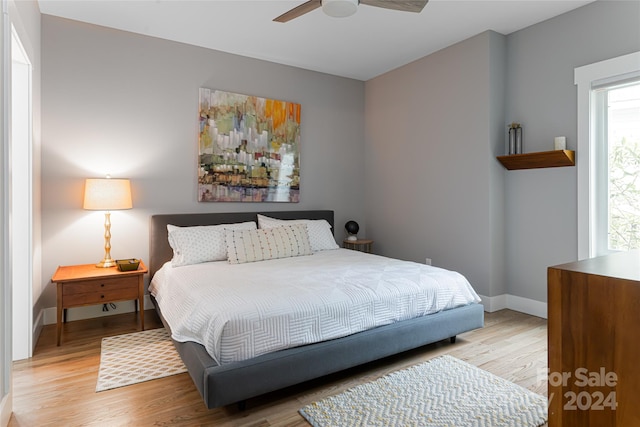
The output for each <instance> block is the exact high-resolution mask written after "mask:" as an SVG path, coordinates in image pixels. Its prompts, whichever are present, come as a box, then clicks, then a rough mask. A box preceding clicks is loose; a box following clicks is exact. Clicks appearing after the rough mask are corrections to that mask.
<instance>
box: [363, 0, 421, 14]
mask: <svg viewBox="0 0 640 427" xmlns="http://www.w3.org/2000/svg"><path fill="white" fill-rule="evenodd" d="M428 1H429V0H414V1H402V0H398V1H395V0H360V3H361V4H366V5H368V6H375V7H382V8H385V9H393V10H399V11H402V12H415V13H420V12H422V9H424V7H425V6H426V5H427V2H428Z"/></svg>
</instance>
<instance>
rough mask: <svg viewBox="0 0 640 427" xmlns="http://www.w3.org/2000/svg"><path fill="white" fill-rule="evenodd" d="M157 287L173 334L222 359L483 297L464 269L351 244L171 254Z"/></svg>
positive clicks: (155, 281) (247, 355)
mask: <svg viewBox="0 0 640 427" xmlns="http://www.w3.org/2000/svg"><path fill="white" fill-rule="evenodd" d="M149 290H150V292H151V293H152V294H153V295H154V296H155V298H156V300H157V301H158V304H159V306H160V309H161V311H162V314H163V315H164V317H165V319H166V321H167V322H168V323H169V326H170V327H171V331H172V334H173V335H172V336H173V338H174V339H175V340H176V341H180V342H184V341H195V342H198V343H200V344H202V345H204V347H205V348H206V349H207V351H208V352H209V354H210V355H211V357H212V358H213V359H215V360H216V361H217V362H218V363H219V364H224V363H230V362H234V361H239V360H245V359H250V358H252V357H255V356H259V355H261V354H265V353H269V352H273V351H277V350H281V349H285V348H290V347H296V346H300V345H304V344H310V343H314V342H319V341H324V340H328V339H332V338H339V337H343V336H346V335H350V334H353V333H356V332H360V331H363V330H366V329H370V328H374V327H376V326H381V325H386V324H390V323H393V322H399V321H402V320H406V319H410V318H414V317H418V316H424V315H427V314H431V313H436V312H438V311H442V310H447V309H450V308H454V307H459V306H462V305H466V304H469V303H473V302H479V301H480V298H479V297H478V295H477V294H476V293H475V291H474V290H473V288H472V287H471V285H470V284H469V282H468V281H467V280H466V279H465V278H464V277H463V276H462V275H461V274H459V273H456V272H452V271H448V270H443V269H441V268H436V267H431V266H427V265H423V264H418V263H414V262H408V261H400V260H396V259H391V258H386V257H381V256H377V255H371V254H364V253H361V252H357V251H352V250H347V249H337V250H331V251H321V252H316V253H314V254H313V255H310V256H301V257H295V258H284V259H275V260H269V261H261V262H254V263H247V264H229V263H228V262H226V261H219V262H210V263H204V264H196V265H190V266H183V267H176V268H173V267H171V263H170V262H169V263H167V264H165V265H164V267H162V269H160V270H159V271H158V272H157V273H156V274H155V276H154V277H153V280H152V281H151V285H150V287H149Z"/></svg>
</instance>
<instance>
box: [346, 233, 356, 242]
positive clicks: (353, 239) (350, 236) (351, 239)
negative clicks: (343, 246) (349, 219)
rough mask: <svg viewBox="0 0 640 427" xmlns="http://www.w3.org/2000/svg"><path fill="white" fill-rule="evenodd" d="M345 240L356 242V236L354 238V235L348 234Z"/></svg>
mask: <svg viewBox="0 0 640 427" xmlns="http://www.w3.org/2000/svg"><path fill="white" fill-rule="evenodd" d="M347 240H349V241H350V242H353V241H355V240H358V236H356V235H355V234H350V235H349V237H347Z"/></svg>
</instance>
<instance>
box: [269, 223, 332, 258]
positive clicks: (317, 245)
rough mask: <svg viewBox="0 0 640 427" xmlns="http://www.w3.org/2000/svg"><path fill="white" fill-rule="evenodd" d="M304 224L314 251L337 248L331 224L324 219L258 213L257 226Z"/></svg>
mask: <svg viewBox="0 0 640 427" xmlns="http://www.w3.org/2000/svg"><path fill="white" fill-rule="evenodd" d="M291 224H305V225H306V226H307V232H308V233H309V242H311V249H312V250H313V251H314V252H317V251H326V250H329V249H338V248H339V246H338V244H337V243H336V239H335V238H334V237H333V233H332V232H331V224H329V223H328V222H327V220H324V219H290V220H285V219H277V218H271V217H268V216H264V215H259V214H258V228H265V229H268V228H274V227H282V226H283V225H291Z"/></svg>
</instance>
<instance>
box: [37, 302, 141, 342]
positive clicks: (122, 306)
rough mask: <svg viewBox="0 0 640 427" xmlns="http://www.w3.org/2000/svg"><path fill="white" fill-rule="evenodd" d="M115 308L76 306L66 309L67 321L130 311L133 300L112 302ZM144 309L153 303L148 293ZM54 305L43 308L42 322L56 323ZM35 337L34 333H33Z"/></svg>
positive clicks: (133, 309) (132, 308)
mask: <svg viewBox="0 0 640 427" xmlns="http://www.w3.org/2000/svg"><path fill="white" fill-rule="evenodd" d="M114 304H115V305H116V308H115V309H114V308H111V306H109V311H102V305H90V306H87V307H76V308H70V309H67V321H68V322H71V321H73V320H83V319H92V318H94V317H105V316H113V315H114V314H122V313H132V312H133V311H135V303H134V301H121V302H117V303H114ZM144 307H145V309H151V308H153V303H152V302H151V298H149V295H145V296H144ZM56 310H57V308H56V307H49V308H45V309H44V310H43V311H44V316H43V317H44V324H45V325H55V324H56ZM34 337H35V335H34Z"/></svg>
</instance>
